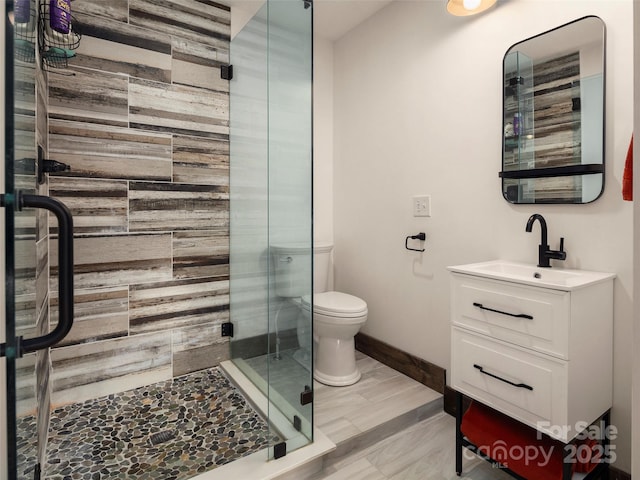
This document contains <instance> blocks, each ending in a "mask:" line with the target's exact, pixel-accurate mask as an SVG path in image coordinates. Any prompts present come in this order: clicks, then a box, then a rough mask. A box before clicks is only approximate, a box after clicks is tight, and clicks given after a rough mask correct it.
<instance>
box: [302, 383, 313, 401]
mask: <svg viewBox="0 0 640 480" xmlns="http://www.w3.org/2000/svg"><path fill="white" fill-rule="evenodd" d="M311 402H313V390H311V387H310V386H309V385H305V386H304V391H302V393H300V405H308V404H309V403H311Z"/></svg>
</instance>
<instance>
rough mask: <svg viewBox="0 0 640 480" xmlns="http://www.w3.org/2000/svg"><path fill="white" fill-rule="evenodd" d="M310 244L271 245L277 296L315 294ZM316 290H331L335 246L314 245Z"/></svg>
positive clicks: (319, 291)
mask: <svg viewBox="0 0 640 480" xmlns="http://www.w3.org/2000/svg"><path fill="white" fill-rule="evenodd" d="M310 250H311V249H310V248H309V245H303V244H277V245H271V258H272V261H273V269H274V272H275V285H276V295H278V296H279V297H286V298H292V297H302V296H304V295H309V292H310V291H311V286H310V284H309V283H310V281H311V272H310V268H311V262H310V258H309V255H310V253H311V252H310ZM313 250H314V258H313V269H314V272H313V291H314V292H315V293H321V292H325V291H327V288H328V286H329V275H330V272H331V251H332V250H333V244H331V243H317V244H315V245H314V248H313Z"/></svg>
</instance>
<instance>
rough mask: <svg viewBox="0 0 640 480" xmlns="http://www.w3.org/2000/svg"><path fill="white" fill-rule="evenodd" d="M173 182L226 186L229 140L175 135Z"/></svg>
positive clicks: (227, 182) (227, 179) (227, 183)
mask: <svg viewBox="0 0 640 480" xmlns="http://www.w3.org/2000/svg"><path fill="white" fill-rule="evenodd" d="M173 181H174V182H178V183H191V184H206V185H227V186H228V185H229V139H228V138H226V139H212V138H202V137H188V136H183V135H175V136H174V137H173Z"/></svg>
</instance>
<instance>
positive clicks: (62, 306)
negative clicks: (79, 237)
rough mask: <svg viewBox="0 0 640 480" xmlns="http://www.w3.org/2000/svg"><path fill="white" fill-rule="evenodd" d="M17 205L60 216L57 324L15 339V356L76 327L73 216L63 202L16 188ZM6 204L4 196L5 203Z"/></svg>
mask: <svg viewBox="0 0 640 480" xmlns="http://www.w3.org/2000/svg"><path fill="white" fill-rule="evenodd" d="M16 200H17V202H16V208H17V210H22V209H23V208H43V209H45V210H48V211H50V212H52V213H53V214H54V215H55V216H56V218H57V219H58V232H59V234H58V297H59V302H58V308H59V315H58V324H57V325H56V327H55V328H54V329H53V330H52V331H50V332H49V333H47V334H46V335H42V336H40V337H35V338H28V339H23V338H22V337H18V338H16V356H17V357H21V356H22V355H24V354H25V353H30V352H35V351H36V350H42V349H45V348H49V347H51V346H53V345H55V344H56V343H58V342H60V341H61V340H62V339H63V338H64V337H66V336H67V334H68V333H69V331H70V330H71V327H73V216H72V215H71V211H70V210H69V208H68V207H67V206H66V205H65V204H64V203H62V202H60V201H58V200H55V199H53V198H51V197H45V196H42V195H28V194H23V193H22V192H21V191H16ZM2 204H3V205H4V196H3V202H2ZM5 354H6V344H4V343H3V344H1V345H0V356H4V355H5Z"/></svg>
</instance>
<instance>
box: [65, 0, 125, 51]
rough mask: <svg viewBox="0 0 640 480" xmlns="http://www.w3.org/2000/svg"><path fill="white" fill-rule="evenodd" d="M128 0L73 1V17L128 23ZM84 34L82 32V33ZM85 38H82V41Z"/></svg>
mask: <svg viewBox="0 0 640 480" xmlns="http://www.w3.org/2000/svg"><path fill="white" fill-rule="evenodd" d="M128 4H129V0H109V1H108V2H104V1H98V2H96V1H95V0H74V2H73V15H74V16H76V17H77V16H78V15H79V14H80V13H86V14H90V15H95V16H98V17H101V20H103V19H111V20H118V21H120V22H128V21H129V5H128ZM83 33H84V31H83ZM85 39H86V36H85V37H83V41H84V40H85Z"/></svg>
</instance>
